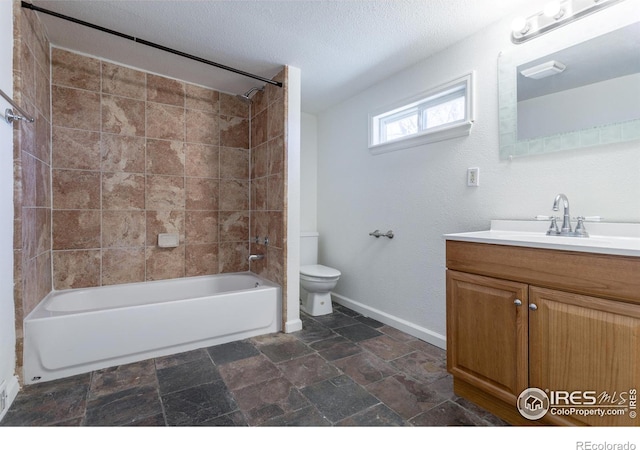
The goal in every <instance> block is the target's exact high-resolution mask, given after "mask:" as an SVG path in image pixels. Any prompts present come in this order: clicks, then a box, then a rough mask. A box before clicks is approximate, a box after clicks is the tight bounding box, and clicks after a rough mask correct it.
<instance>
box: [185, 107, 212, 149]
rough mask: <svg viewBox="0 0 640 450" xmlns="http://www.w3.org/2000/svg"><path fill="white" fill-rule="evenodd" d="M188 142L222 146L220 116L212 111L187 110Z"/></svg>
mask: <svg viewBox="0 0 640 450" xmlns="http://www.w3.org/2000/svg"><path fill="white" fill-rule="evenodd" d="M186 120H187V122H186V124H187V136H186V138H187V142H196V143H200V144H208V145H220V124H219V118H218V115H217V114H215V113H213V112H210V111H202V110H198V109H187V113H186Z"/></svg>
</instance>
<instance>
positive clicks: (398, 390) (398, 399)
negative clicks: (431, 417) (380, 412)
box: [367, 375, 445, 420]
mask: <svg viewBox="0 0 640 450" xmlns="http://www.w3.org/2000/svg"><path fill="white" fill-rule="evenodd" d="M367 390H368V391H369V392H371V393H372V394H373V395H375V396H376V397H378V398H379V399H380V400H381V401H382V402H384V404H385V405H387V406H388V407H389V408H391V409H393V410H394V411H395V412H397V413H398V414H399V415H400V416H402V418H403V419H407V420H408V419H411V418H412V417H414V416H417V415H418V414H420V413H423V412H425V411H428V410H430V409H431V408H433V407H434V406H437V405H439V404H440V403H442V402H443V401H444V400H445V398H443V397H441V396H440V395H439V394H438V393H437V392H434V391H432V390H431V389H429V386H428V385H425V384H423V383H418V382H417V381H415V380H412V379H411V378H408V377H406V376H403V375H395V376H392V377H388V378H385V379H383V380H381V381H378V382H376V383H373V384H370V385H368V386H367Z"/></svg>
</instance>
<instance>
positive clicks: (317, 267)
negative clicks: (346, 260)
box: [300, 264, 341, 278]
mask: <svg viewBox="0 0 640 450" xmlns="http://www.w3.org/2000/svg"><path fill="white" fill-rule="evenodd" d="M300 273H301V274H302V275H307V276H309V277H316V278H335V277H339V276H340V275H341V274H340V271H339V270H337V269H334V268H333V267H327V266H323V265H321V264H310V265H308V266H301V267H300Z"/></svg>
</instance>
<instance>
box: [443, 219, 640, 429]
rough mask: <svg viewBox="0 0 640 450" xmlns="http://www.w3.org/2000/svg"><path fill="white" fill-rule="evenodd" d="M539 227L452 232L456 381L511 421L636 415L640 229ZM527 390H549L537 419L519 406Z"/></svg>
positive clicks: (450, 358) (451, 343)
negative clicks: (571, 232) (559, 231)
mask: <svg viewBox="0 0 640 450" xmlns="http://www.w3.org/2000/svg"><path fill="white" fill-rule="evenodd" d="M540 225H541V224H536V223H535V222H534V223H529V222H519V221H493V222H492V227H491V230H488V231H482V232H475V233H458V234H450V235H445V239H446V265H447V368H448V370H449V372H450V373H451V374H452V375H453V378H454V390H455V392H456V394H457V395H459V396H461V397H464V398H466V399H468V400H470V401H472V402H474V403H476V404H478V405H480V406H482V407H484V408H485V409H487V410H489V411H491V412H492V413H494V414H496V415H497V416H499V417H501V418H503V419H504V420H506V421H507V422H509V423H511V424H517V425H536V424H557V425H596V426H612V425H622V426H637V425H640V418H637V417H636V413H637V412H638V409H640V408H639V407H638V405H637V403H636V402H637V401H636V390H638V389H640V229H639V228H637V227H638V226H637V225H633V224H619V227H617V228H615V235H608V234H605V232H607V233H608V232H609V231H610V230H611V227H608V225H615V224H595V225H597V226H594V228H593V229H590V231H591V237H589V238H568V237H558V236H545V232H544V227H543V228H542V229H539V228H540ZM531 230H533V231H531ZM600 233H603V234H600ZM527 388H538V389H540V390H542V391H544V392H545V393H546V394H547V396H548V398H549V403H548V405H545V406H546V407H547V408H548V411H547V412H546V414H544V416H543V417H542V418H540V419H537V420H530V419H528V418H525V415H523V414H521V413H520V411H519V409H518V407H517V405H518V397H519V396H520V395H521V393H522V392H523V391H524V390H525V389H527ZM521 401H522V400H521ZM520 404H521V405H522V403H520ZM599 414H602V416H600V415H599Z"/></svg>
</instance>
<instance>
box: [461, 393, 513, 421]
mask: <svg viewBox="0 0 640 450" xmlns="http://www.w3.org/2000/svg"><path fill="white" fill-rule="evenodd" d="M455 403H457V404H458V405H460V406H462V407H463V408H465V409H466V410H469V411H471V412H472V413H473V414H475V415H476V416H478V417H479V418H481V419H483V420H485V421H486V422H487V423H488V424H490V425H493V426H508V425H509V424H508V423H506V422H505V421H504V420H502V419H500V418H499V417H496V416H494V415H493V414H491V413H490V412H489V411H487V410H486V409H484V408H481V407H480V406H478V405H476V404H474V403H471V402H470V401H468V400H466V399H464V398H461V397H458V398H456V399H455Z"/></svg>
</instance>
